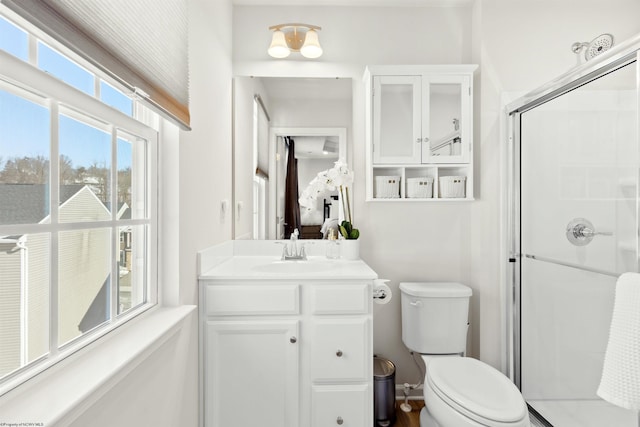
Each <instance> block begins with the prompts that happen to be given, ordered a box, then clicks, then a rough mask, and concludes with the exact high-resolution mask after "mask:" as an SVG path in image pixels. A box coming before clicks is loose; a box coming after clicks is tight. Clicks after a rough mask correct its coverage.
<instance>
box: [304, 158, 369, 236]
mask: <svg viewBox="0 0 640 427" xmlns="http://www.w3.org/2000/svg"><path fill="white" fill-rule="evenodd" d="M351 184H353V171H352V170H350V169H349V166H347V164H346V163H344V162H341V161H337V162H335V163H334V166H333V167H332V168H331V169H327V170H325V171H322V172H320V173H318V175H317V176H316V177H315V178H313V179H312V180H311V182H310V183H309V185H308V186H307V188H305V189H304V191H303V192H302V195H301V196H300V198H299V199H298V202H299V203H300V206H302V207H304V208H306V209H308V210H310V209H312V208H313V207H314V206H316V204H317V199H318V196H319V195H320V194H322V193H324V192H325V191H327V190H328V191H335V190H339V191H340V196H341V198H342V210H343V211H344V212H345V213H346V214H347V218H348V220H345V221H342V224H341V225H340V233H341V234H342V236H343V237H344V238H345V239H357V238H358V237H359V236H360V232H359V231H358V229H357V228H353V226H352V222H351V204H350V203H349V186H350V185H351Z"/></svg>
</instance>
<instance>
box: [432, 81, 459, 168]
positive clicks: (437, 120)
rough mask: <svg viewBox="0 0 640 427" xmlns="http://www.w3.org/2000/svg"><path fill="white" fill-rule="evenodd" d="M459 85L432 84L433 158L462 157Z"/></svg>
mask: <svg viewBox="0 0 640 427" xmlns="http://www.w3.org/2000/svg"><path fill="white" fill-rule="evenodd" d="M461 89H462V88H461V87H460V85H459V84H431V87H430V91H429V97H430V100H429V104H430V106H431V107H430V108H429V123H430V133H431V135H430V138H429V140H430V143H431V155H432V156H460V155H461V154H462V151H461V149H462V140H461V138H460V114H461V111H462V99H461Z"/></svg>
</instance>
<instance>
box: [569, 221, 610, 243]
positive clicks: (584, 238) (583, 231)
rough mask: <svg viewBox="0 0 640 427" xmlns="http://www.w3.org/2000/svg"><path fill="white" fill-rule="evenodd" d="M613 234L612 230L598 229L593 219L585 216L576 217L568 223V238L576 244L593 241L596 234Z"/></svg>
mask: <svg viewBox="0 0 640 427" xmlns="http://www.w3.org/2000/svg"><path fill="white" fill-rule="evenodd" d="M598 235H600V236H612V235H613V233H612V232H610V231H596V230H595V228H594V226H593V224H592V223H591V221H589V220H588V219H585V218H575V219H574V220H572V221H571V222H570V223H569V224H567V240H569V242H571V243H572V244H573V245H575V246H585V245H588V244H589V243H591V241H592V240H593V238H594V237H595V236H598Z"/></svg>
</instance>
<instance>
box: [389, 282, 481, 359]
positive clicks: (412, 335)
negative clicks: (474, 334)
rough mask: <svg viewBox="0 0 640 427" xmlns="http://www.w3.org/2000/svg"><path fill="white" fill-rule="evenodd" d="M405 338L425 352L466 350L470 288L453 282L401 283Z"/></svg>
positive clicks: (412, 345) (403, 336)
mask: <svg viewBox="0 0 640 427" xmlns="http://www.w3.org/2000/svg"><path fill="white" fill-rule="evenodd" d="M400 293H401V305H402V341H403V342H404V344H405V345H406V346H407V347H408V348H409V349H410V350H412V351H415V352H418V353H422V354H455V353H464V352H465V351H466V347H467V329H468V327H469V298H471V288H469V287H468V286H465V285H462V284H460V283H454V282H402V283H400Z"/></svg>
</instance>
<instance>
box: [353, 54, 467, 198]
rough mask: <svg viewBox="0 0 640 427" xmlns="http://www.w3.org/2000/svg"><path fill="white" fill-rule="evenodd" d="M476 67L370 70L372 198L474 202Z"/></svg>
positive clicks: (368, 160)
mask: <svg viewBox="0 0 640 427" xmlns="http://www.w3.org/2000/svg"><path fill="white" fill-rule="evenodd" d="M476 68H477V65H410V66H372V67H367V70H366V72H365V76H364V81H365V89H366V103H365V105H366V114H365V116H366V120H367V123H366V125H367V126H366V134H365V138H366V143H367V153H366V164H367V177H366V178H367V179H366V184H367V188H366V200H367V201H384V202H397V201H411V202H445V201H456V202H459V201H470V200H474V198H473V141H472V139H473V126H472V123H473V119H472V117H473V113H472V106H473V90H472V87H473V73H474V70H475V69H476Z"/></svg>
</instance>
